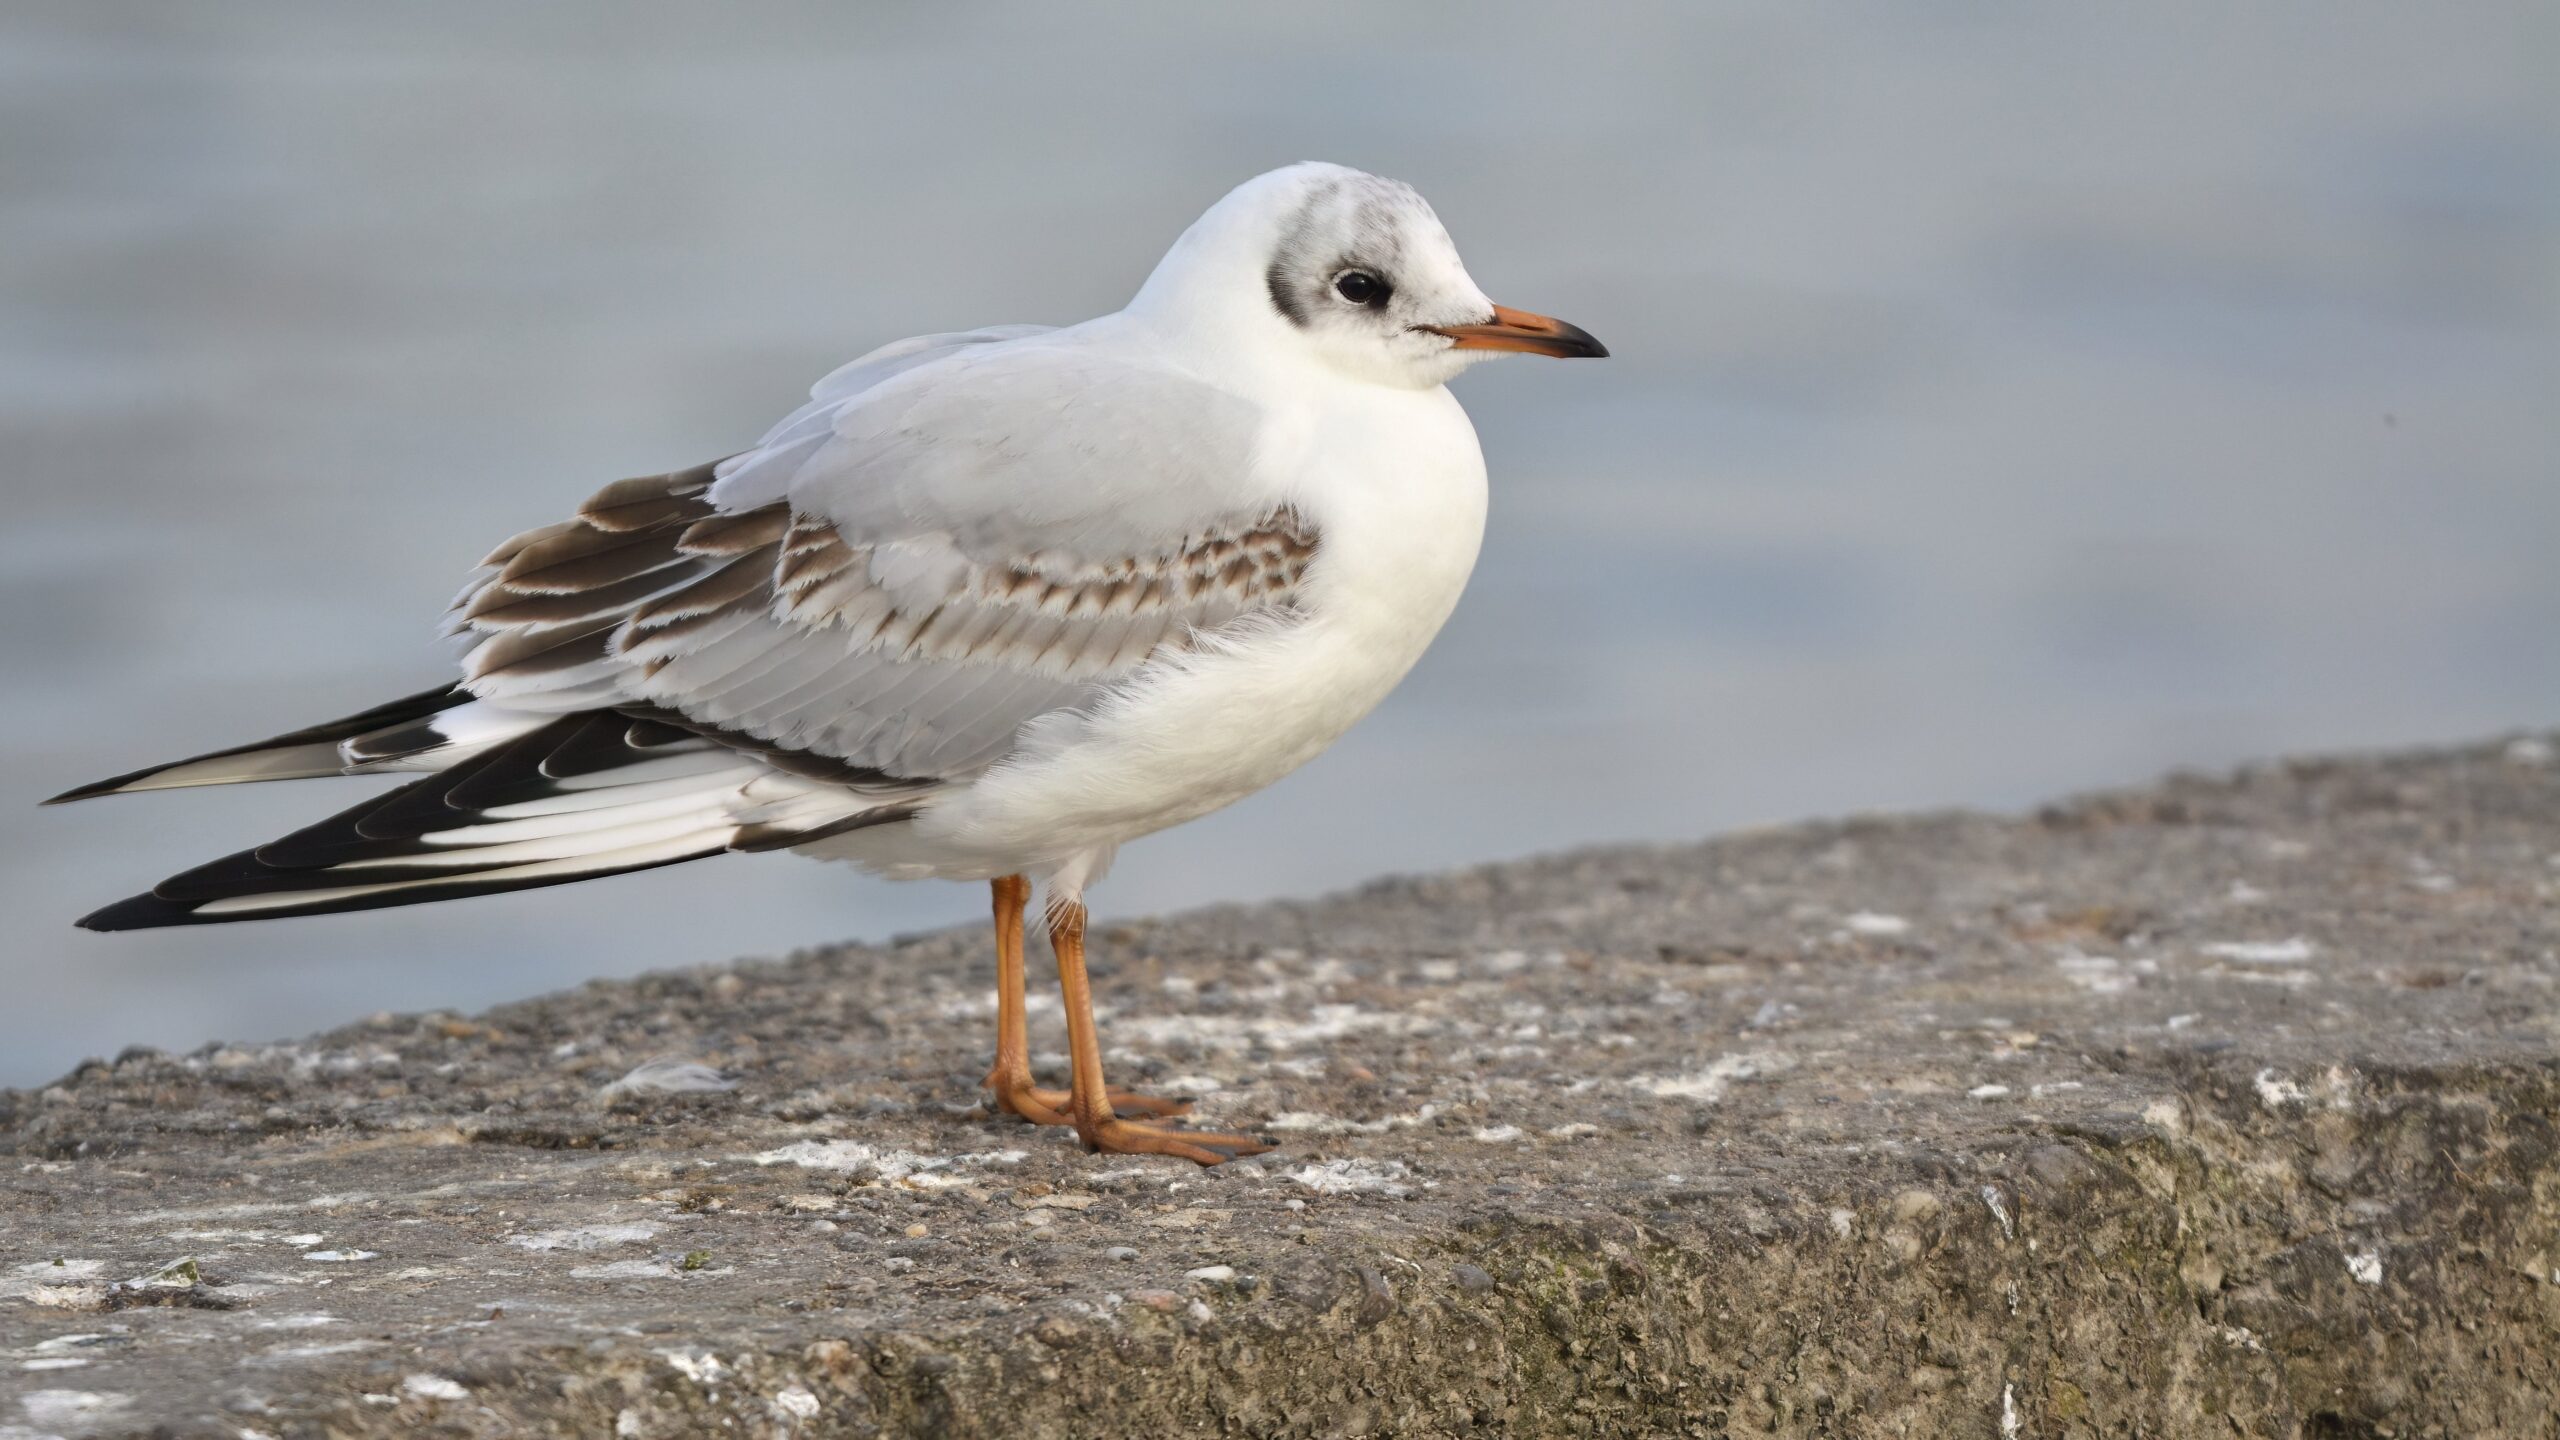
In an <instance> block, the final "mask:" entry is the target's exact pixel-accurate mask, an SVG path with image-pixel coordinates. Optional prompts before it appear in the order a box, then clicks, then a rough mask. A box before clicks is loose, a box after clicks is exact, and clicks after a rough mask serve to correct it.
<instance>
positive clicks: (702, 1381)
mask: <svg viewBox="0 0 2560 1440" xmlns="http://www.w3.org/2000/svg"><path fill="white" fill-rule="evenodd" d="M658 1358H659V1359H661V1360H664V1361H666V1362H667V1364H668V1366H669V1367H670V1368H672V1369H673V1370H674V1371H675V1372H676V1373H677V1374H679V1375H682V1376H683V1377H684V1378H686V1379H687V1380H690V1381H692V1382H693V1383H695V1384H696V1385H717V1384H719V1383H720V1377H721V1376H723V1375H726V1374H728V1373H729V1367H728V1366H726V1365H724V1364H722V1363H720V1357H719V1356H718V1355H715V1354H713V1353H712V1352H710V1351H708V1350H700V1349H695V1348H692V1347H689V1346H688V1347H685V1348H682V1349H676V1350H661V1351H659V1352H658Z"/></svg>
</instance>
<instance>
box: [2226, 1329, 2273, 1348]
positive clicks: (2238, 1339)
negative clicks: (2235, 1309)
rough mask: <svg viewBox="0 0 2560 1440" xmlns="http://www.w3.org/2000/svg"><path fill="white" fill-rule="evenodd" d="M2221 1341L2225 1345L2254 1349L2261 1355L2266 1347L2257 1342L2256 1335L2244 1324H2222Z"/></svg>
mask: <svg viewBox="0 0 2560 1440" xmlns="http://www.w3.org/2000/svg"><path fill="white" fill-rule="evenodd" d="M2222 1341H2223V1343H2224V1344H2226V1345H2233V1346H2237V1347H2238V1348H2240V1349H2242V1350H2254V1351H2257V1352H2258V1353H2259V1354H2262V1355H2263V1354H2265V1353H2266V1349H2267V1347H2266V1346H2264V1345H2261V1344H2259V1343H2258V1337H2257V1335H2256V1334H2255V1333H2254V1332H2252V1331H2251V1330H2250V1329H2249V1328H2248V1327H2247V1326H2245V1325H2225V1326H2223V1327H2222Z"/></svg>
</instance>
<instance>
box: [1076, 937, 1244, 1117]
mask: <svg viewBox="0 0 2560 1440" xmlns="http://www.w3.org/2000/svg"><path fill="white" fill-rule="evenodd" d="M1049 944H1050V947H1051V948H1052V949H1054V950H1056V951H1057V952H1058V988H1059V989H1060V990H1062V991H1063V992H1065V995H1066V1001H1067V1054H1068V1056H1069V1058H1070V1060H1071V1061H1072V1062H1073V1065H1074V1074H1073V1088H1071V1089H1070V1090H1069V1091H1068V1092H1067V1110H1068V1113H1069V1114H1070V1115H1072V1116H1073V1117H1074V1121H1075V1127H1076V1134H1078V1135H1079V1136H1082V1137H1083V1139H1084V1143H1085V1144H1087V1145H1089V1146H1091V1147H1093V1148H1094V1149H1096V1150H1103V1151H1109V1152H1111V1153H1113V1154H1118V1155H1179V1156H1181V1157H1182V1158H1183V1159H1185V1160H1196V1161H1198V1162H1199V1163H1201V1164H1203V1165H1218V1164H1223V1163H1225V1162H1226V1161H1229V1160H1232V1159H1234V1158H1236V1157H1237V1156H1239V1155H1259V1154H1261V1153H1262V1152H1263V1151H1265V1150H1268V1149H1270V1148H1271V1145H1272V1142H1271V1141H1269V1140H1267V1139H1264V1138H1263V1137H1261V1136H1259V1135H1222V1134H1218V1133H1216V1132H1213V1131H1206V1130H1174V1129H1169V1128H1166V1127H1163V1126H1157V1125H1148V1124H1144V1123H1141V1122H1139V1121H1135V1120H1123V1119H1121V1118H1120V1116H1119V1114H1118V1113H1117V1112H1116V1111H1114V1110H1113V1109H1112V1103H1113V1100H1114V1098H1115V1097H1114V1096H1113V1095H1112V1093H1111V1091H1110V1089H1109V1088H1108V1087H1107V1086H1105V1085H1104V1084H1103V1082H1102V1037H1101V1034H1100V1033H1099V1032H1098V1031H1096V1030H1095V1029H1094V1025H1093V987H1092V985H1091V984H1090V983H1088V982H1087V981H1086V979H1085V973H1084V906H1082V905H1080V904H1079V905H1061V906H1055V907H1053V909H1052V913H1051V914H1050V917H1049Z"/></svg>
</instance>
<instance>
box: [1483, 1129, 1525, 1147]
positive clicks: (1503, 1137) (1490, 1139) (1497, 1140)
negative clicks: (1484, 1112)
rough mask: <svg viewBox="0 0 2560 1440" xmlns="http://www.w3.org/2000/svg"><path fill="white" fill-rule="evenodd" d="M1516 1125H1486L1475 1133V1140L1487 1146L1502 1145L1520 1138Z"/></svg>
mask: <svg viewBox="0 0 2560 1440" xmlns="http://www.w3.org/2000/svg"><path fill="white" fill-rule="evenodd" d="M1520 1134H1521V1131H1520V1127H1519V1126H1517V1125H1487V1126H1485V1127H1484V1128H1483V1129H1481V1130H1478V1131H1477V1132H1476V1139H1478V1140H1480V1141H1482V1142H1484V1143H1485V1144H1487V1145H1502V1144H1507V1143H1509V1142H1511V1141H1513V1140H1517V1139H1519V1138H1520Z"/></svg>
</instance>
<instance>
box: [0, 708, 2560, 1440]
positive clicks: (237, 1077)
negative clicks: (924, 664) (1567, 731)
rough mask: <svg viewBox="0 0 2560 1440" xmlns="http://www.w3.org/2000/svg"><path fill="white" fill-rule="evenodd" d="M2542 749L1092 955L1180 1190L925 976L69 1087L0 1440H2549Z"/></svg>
mask: <svg viewBox="0 0 2560 1440" xmlns="http://www.w3.org/2000/svg"><path fill="white" fill-rule="evenodd" d="M2551 757H2552V747H2551V745H2550V744H2549V743H2548V742H2547V741H2543V740H2527V741H2519V742H2515V743H2513V744H2511V745H2505V746H2491V747H2486V748H2480V749H2471V750H2460V751H2449V752H2443V753H2436V754H2428V755H2416V756H2406V757H2398V758H2392V759H2383V760H2352V761H2334V762H2317V763H2305V764H2297V765H2288V766H2279V767H2272V768H2267V769H2263V770H2257V771H2252V772H2249V773H2246V774H2243V775H2240V776H2238V777H2235V778H2232V779H2228V780H2210V781H2208V780H2197V779H2180V780H2173V781H2171V782H2169V783H2167V784H2164V785H2162V786H2159V787H2157V788H2154V789H2149V790H2144V791H2139V792H2133V793H2127V794H2120V795H2111V796H2105V797H2100V798H2096V799H2091V800H2086V801H2082V802H2078V803H2074V804H2068V805H2063V806H2058V807H2055V808H2053V809H2051V810H2049V811H2046V812H2044V813H2042V814H2039V815H2036V816H2034V817H2031V818H2026V819H1994V818H1986V817H1982V816H1974V815H1946V816H1932V817H1921V818H1915V819H1895V820H1872V821H1855V822H1848V823H1841V824H1825V825H1812V826H1804V827H1799V828H1792V829H1786V830H1779V831H1771V832H1766V833H1760V834H1752V835H1744V836H1738V837H1734V838H1730V839H1725V840H1719V841H1716V842H1713V843H1710V844H1706V845H1701V846H1694V847H1681V848H1662V849H1623V850H1611V851H1603V852H1594V853H1589V854H1580V855H1571V856H1565V857H1561V858H1557V859H1549V860H1538V861H1531V862H1527V863H1523V864H1518V865H1505V866H1497V867H1488V868H1484V869H1479V870H1472V871H1466V872H1462V873H1459V874H1454V875H1447V876H1439V877H1434V878H1430V879H1422V880H1398V881H1390V882H1384V883H1381V884H1378V885H1375V886H1372V887H1370V888H1368V889H1366V890H1364V891H1361V892H1359V893H1357V894H1354V895H1350V896H1346V897H1342V898H1339V899H1335V900H1330V901H1326V902H1322V903H1317V904H1306V905H1295V904H1288V905H1273V906H1263V907H1255V908H1249V909H1243V908H1239V909H1225V910H1213V911H1207V912H1203V913H1200V914H1196V915H1191V916H1185V917H1181V918H1178V919H1173V920H1168V921H1163V922H1159V923H1150V924H1143V925H1135V926H1128V927H1123V928H1118V929H1114V930H1112V931H1110V932H1109V933H1107V934H1105V935H1103V936H1101V937H1100V939H1099V943H1098V947H1097V961H1098V964H1099V966H1100V967H1101V969H1100V985H1101V997H1102V1002H1103V1004H1104V1005H1105V1007H1106V1008H1107V1010H1108V1011H1109V1012H1110V1013H1109V1014H1108V1015H1107V1016H1106V1018H1105V1020H1104V1039H1105V1042H1106V1044H1110V1045H1113V1046H1116V1047H1119V1048H1120V1050H1121V1052H1122V1053H1120V1054H1119V1055H1118V1056H1117V1057H1116V1062H1115V1063H1116V1069H1115V1074H1114V1078H1115V1079H1116V1080H1122V1081H1128V1082H1135V1081H1141V1080H1143V1081H1145V1082H1147V1083H1150V1084H1153V1085H1155V1086H1158V1087H1170V1088H1176V1089H1190V1090H1194V1091H1196V1092H1198V1093H1201V1094H1202V1095H1204V1096H1205V1101H1204V1104H1203V1105H1202V1107H1201V1113H1202V1116H1203V1117H1204V1118H1205V1119H1207V1120H1210V1121H1227V1122H1236V1123H1240V1124H1244V1125H1248V1126H1270V1127H1276V1128H1278V1129H1280V1130H1281V1132H1282V1133H1284V1134H1285V1135H1286V1136H1287V1137H1288V1138H1289V1140H1290V1144H1289V1145H1288V1147H1287V1148H1286V1149H1284V1150H1283V1151H1282V1152H1281V1153H1279V1154H1277V1155H1273V1156H1268V1157H1264V1158H1263V1159H1261V1160H1259V1161H1253V1162H1244V1163H1239V1164H1234V1165H1230V1166H1227V1167H1224V1168H1223V1169H1220V1170H1216V1171H1200V1170H1195V1169H1193V1168H1192V1167H1190V1166H1189V1165H1186V1164H1183V1163H1181V1162H1177V1161H1131V1160H1126V1159H1119V1158H1112V1157H1091V1156H1086V1155H1083V1154H1081V1153H1079V1152H1078V1151H1077V1150H1076V1149H1075V1147H1074V1146H1073V1144H1072V1142H1071V1140H1070V1139H1069V1138H1068V1137H1067V1136H1065V1135H1063V1134H1061V1133H1059V1132H1056V1131H1034V1130H1031V1129H1029V1128H1026V1127H1022V1126H1019V1125H1016V1124H1013V1123H1010V1122H1008V1121H1006V1120H1004V1119H1001V1118H991V1117H989V1116H987V1115H985V1114H984V1113H983V1112H981V1111H979V1110H977V1109H976V1108H974V1100H975V1096H976V1093H977V1092H976V1091H975V1089H974V1083H975V1079H976V1076H977V1074H978V1072H979V1070H980V1069H982V1068H983V1065H984V1060H983V1056H982V1053H981V1052H982V1051H983V1050H984V1048H985V1047H986V1045H987V1044H988V1043H989V1036H988V1033H987V1032H988V1030H989V1029H990V1017H991V1014H992V1003H991V1000H990V998H989V996H988V993H987V992H988V987H989V986H990V984H991V983H992V975H993V964H992V961H991V958H990V956H989V954H988V953H987V946H986V942H985V939H984V937H983V936H982V935H980V934H976V933H968V934H959V935H936V936H928V937H924V938H922V939H918V940H915V941H912V942H908V943H903V944H898V945H894V946H890V947H887V948H881V949H872V948H859V947H857V948H846V949H839V950H830V951H825V952H820V953H814V954H810V955H806V956H801V957H797V958H794V959H792V960H789V961H785V962H779V963H769V964H766V963H759V964H743V965H739V966H736V967H734V968H724V969H714V970H705V971H702V972H698V973H693V974H682V975H668V976H658V977H652V978H648V979H644V980H640V981H636V982H631V983H614V984H597V985H592V986H589V987H588V988H586V989H584V990H581V991H578V992H575V993H571V994H565V995H558V996H553V997H549V998H546V999H542V1000H536V1001H532V1002H529V1003H526V1004H522V1005H515V1006H510V1007H506V1008H504V1009H501V1010H498V1011H495V1012H492V1013H491V1014H489V1015H486V1016H482V1017H479V1018H476V1019H460V1018H456V1017H452V1016H443V1015H430V1016H425V1017H411V1016H403V1017H380V1018H377V1019H376V1020H374V1021H372V1022H369V1023H366V1024H360V1025H354V1026H349V1027H347V1028H345V1029H342V1030H338V1031H335V1032H332V1033H330V1034H326V1035H321V1036H316V1037H313V1038H312V1039H310V1040H307V1041H304V1042H300V1043H297V1044H289V1045H270V1046H224V1047H217V1048H212V1049H208V1050H205V1051H202V1052H199V1053H197V1054H195V1055H190V1056H185V1057H174V1056H167V1055H161V1054H157V1053H151V1052H134V1053H130V1054H128V1055H126V1056H123V1057H121V1058H119V1059H118V1060H117V1061H116V1062H115V1063H113V1064H104V1063H100V1064H92V1065H88V1066H85V1067H83V1068H82V1069H81V1070H79V1071H78V1072H76V1073H74V1074H73V1075H71V1076H69V1077H67V1078H65V1079H64V1080H63V1081H62V1082H61V1083H60V1084H58V1085H56V1086H54V1087H51V1088H48V1089H46V1090H44V1091H43V1092H41V1093H27V1092H0V1149H5V1150H6V1151H7V1152H8V1154H9V1156H10V1159H9V1161H8V1163H7V1164H6V1165H5V1167H0V1357H5V1362H6V1363H5V1368H4V1369H0V1437H9V1440H21V1437H25V1436H29V1435H52V1434H59V1435H65V1436H76V1435H125V1434H157V1435H179V1436H197V1435H206V1436H212V1435H220V1436H225V1437H244V1436H254V1435H268V1436H276V1437H303V1436H374V1435H383V1436H390V1435H400V1436H421V1435H424V1436H500V1435H581V1436H585V1435H594V1436H605V1435H614V1436H626V1437H641V1440H654V1437H679V1436H695V1435H707V1434H721V1435H771V1436H822V1435H824V1436H836V1435H958V1436H979V1435H983V1436H1005V1437H1022V1436H1044V1435H1097V1436H1098V1435H1122V1434H1127V1435H1169V1434H1185V1433H1222V1434H1239V1435H1362V1434H1388V1435H1402V1436H1436V1435H1455V1434H1462V1433H1508V1434H1514V1435H1544V1434H1592V1435H1619V1434H1662V1435H1721V1434H1728V1433H1732V1434H1754V1435H1757V1434H1777V1435H1828V1434H1858V1435H1868V1434H1879V1435H1881V1434H1895V1435H1932V1436H1935V1435H1969V1436H1986V1437H1989V1436H2001V1437H2020V1436H2037V1437H2050V1436H2077V1435H2101V1434H2105V1435H2117V1434H2142V1435H2150V1436H2208V1435H2209V1436H2215V1437H2228V1436H2232V1435H2252V1436H2304V1437H2332V1440H2334V1437H2354V1436H2384V1435H2390V1436H2415V1435H2446V1436H2495V1435H2517V1436H2523V1435H2549V1434H2551V1433H2553V1432H2552V1428H2551V1427H2552V1424H2553V1422H2552V1419H2551V1417H2552V1415H2553V1414H2554V1413H2555V1409H2560V770H2555V767H2554V763H2553V761H2552V758H2551ZM562 903H564V904H574V903H576V901H575V899H574V897H572V898H567V899H564V900H563V902H562ZM1042 968H1043V967H1042V966H1040V965H1038V964H1035V967H1034V970H1035V982H1036V980H1037V978H1038V973H1039V971H1040V970H1041V969H1042ZM1037 988H1038V986H1037V985H1036V984H1035V990H1036V989H1037ZM1034 1045H1035V1048H1046V1049H1049V1050H1057V1049H1060V1048H1062V1042H1061V1037H1060V1032H1059V1030H1058V1028H1057V1023H1056V1012H1055V1007H1054V1005H1051V1006H1049V1007H1048V1008H1047V1009H1045V1010H1042V1009H1039V1008H1035V1011H1034ZM657 1057H680V1058H681V1059H683V1060H688V1061H693V1062H699V1064H701V1065H707V1066H714V1067H719V1068H720V1069H721V1070H722V1071H725V1072H726V1075H727V1076H728V1077H730V1078H728V1079H725V1080H724V1079H722V1078H720V1077H719V1076H716V1075H713V1074H710V1073H708V1072H705V1071H702V1070H699V1069H688V1068H685V1067H682V1066H677V1065H671V1064H659V1065H655V1066H644V1062H648V1061H651V1060H652V1059H653V1058H657ZM722 1085H727V1086H730V1087H731V1088H705V1087H714V1086H722Z"/></svg>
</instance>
